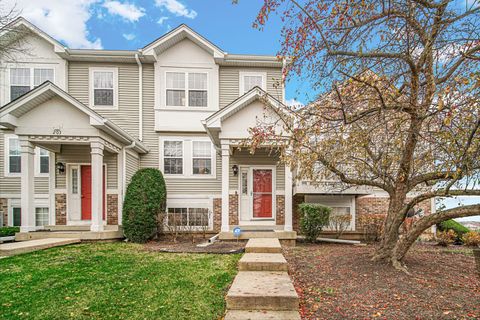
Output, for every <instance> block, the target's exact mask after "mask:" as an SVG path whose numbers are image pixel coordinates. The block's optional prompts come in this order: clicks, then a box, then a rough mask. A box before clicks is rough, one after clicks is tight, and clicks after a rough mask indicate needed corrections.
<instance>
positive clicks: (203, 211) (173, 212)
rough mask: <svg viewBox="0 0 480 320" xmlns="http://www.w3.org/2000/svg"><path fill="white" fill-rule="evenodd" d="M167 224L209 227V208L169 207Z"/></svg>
mask: <svg viewBox="0 0 480 320" xmlns="http://www.w3.org/2000/svg"><path fill="white" fill-rule="evenodd" d="M166 220H167V224H168V225H169V226H174V225H175V226H181V227H207V226H208V223H209V220H210V213H209V210H208V208H187V207H182V208H168V210H167V219H166Z"/></svg>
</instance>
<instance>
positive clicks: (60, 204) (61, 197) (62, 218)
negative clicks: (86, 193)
mask: <svg viewBox="0 0 480 320" xmlns="http://www.w3.org/2000/svg"><path fill="white" fill-rule="evenodd" d="M55 224H56V225H57V226H64V225H66V224H67V194H66V193H56V194H55Z"/></svg>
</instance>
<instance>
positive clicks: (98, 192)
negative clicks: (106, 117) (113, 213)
mask: <svg viewBox="0 0 480 320" xmlns="http://www.w3.org/2000/svg"><path fill="white" fill-rule="evenodd" d="M90 149H91V150H90V154H91V156H92V225H91V227H90V230H91V231H103V149H104V146H103V143H102V141H101V140H94V141H91V142H90Z"/></svg>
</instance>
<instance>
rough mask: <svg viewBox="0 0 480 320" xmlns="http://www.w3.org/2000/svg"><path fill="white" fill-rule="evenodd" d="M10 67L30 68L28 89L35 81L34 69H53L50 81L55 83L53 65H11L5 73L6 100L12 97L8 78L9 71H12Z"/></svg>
mask: <svg viewBox="0 0 480 320" xmlns="http://www.w3.org/2000/svg"><path fill="white" fill-rule="evenodd" d="M12 69H30V90H32V89H33V88H34V82H35V69H51V70H53V80H52V82H53V83H55V81H56V80H55V78H56V75H55V67H54V66H51V65H34V66H30V65H22V64H19V65H11V66H9V67H8V75H7V82H8V87H7V96H8V101H12V97H11V89H10V87H11V83H10V79H11V73H12Z"/></svg>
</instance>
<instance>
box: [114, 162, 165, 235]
mask: <svg viewBox="0 0 480 320" xmlns="http://www.w3.org/2000/svg"><path fill="white" fill-rule="evenodd" d="M166 199H167V190H166V187H165V180H164V179H163V175H162V173H161V172H160V171H159V170H158V169H153V168H146V169H140V170H138V171H137V172H136V173H135V174H134V175H133V177H132V180H131V181H130V184H129V185H128V188H127V192H126V194H125V201H124V203H123V228H124V233H125V236H126V237H127V238H128V239H129V240H131V241H132V242H139V243H144V242H146V241H148V240H150V239H151V238H153V237H154V236H155V234H156V233H157V228H158V226H159V225H160V226H161V225H163V221H161V222H160V223H159V222H158V217H159V216H160V215H161V214H162V213H163V212H164V210H165V203H166Z"/></svg>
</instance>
